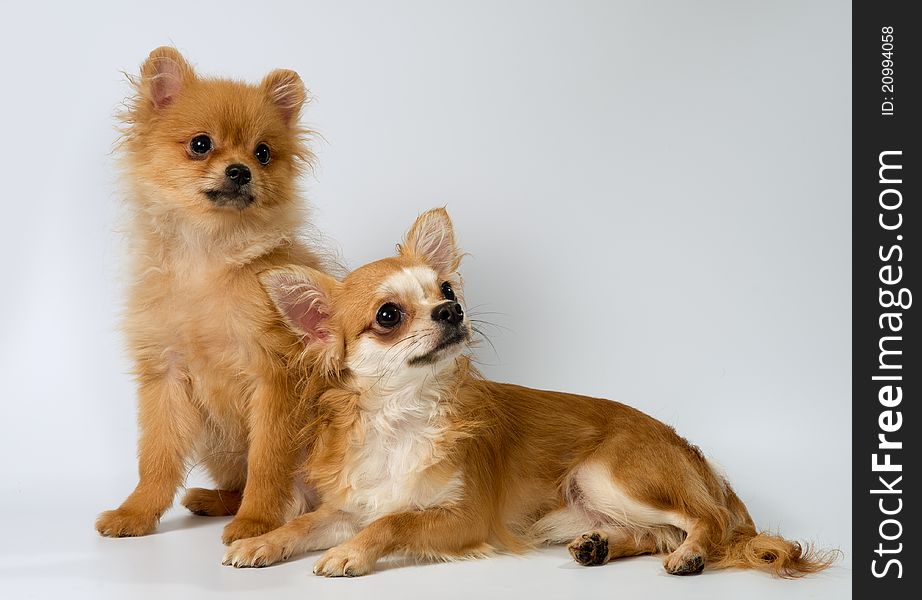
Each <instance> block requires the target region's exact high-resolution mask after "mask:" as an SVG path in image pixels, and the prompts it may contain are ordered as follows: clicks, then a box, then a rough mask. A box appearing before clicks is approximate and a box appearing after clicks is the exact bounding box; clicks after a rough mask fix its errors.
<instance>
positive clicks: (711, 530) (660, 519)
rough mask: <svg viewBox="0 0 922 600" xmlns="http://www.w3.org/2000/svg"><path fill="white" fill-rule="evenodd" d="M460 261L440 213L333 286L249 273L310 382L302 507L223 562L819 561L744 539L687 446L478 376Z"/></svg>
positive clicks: (358, 570)
mask: <svg viewBox="0 0 922 600" xmlns="http://www.w3.org/2000/svg"><path fill="white" fill-rule="evenodd" d="M460 258H461V254H460V253H459V251H458V249H457V247H456V245H455V236H454V232H453V230H452V225H451V221H450V220H449V218H448V215H447V213H446V212H445V211H444V210H433V211H430V212H428V213H425V214H423V215H422V216H421V217H420V218H419V219H418V220H417V221H416V223H415V224H414V225H413V227H412V229H410V231H409V233H408V234H407V236H406V238H405V240H404V242H403V243H402V244H401V245H400V246H399V255H398V256H397V257H396V258H386V259H384V260H379V261H377V262H373V263H371V264H368V265H365V266H363V267H361V268H359V269H357V270H355V271H354V272H352V273H351V274H350V275H348V276H347V277H346V278H345V279H344V280H343V281H342V282H341V283H340V282H338V281H337V280H335V279H334V278H332V277H329V276H327V275H325V274H324V273H321V272H319V271H316V270H313V269H310V268H303V267H287V268H283V269H278V270H274V271H269V272H267V273H266V274H264V275H263V276H262V281H263V283H264V284H265V286H266V289H267V290H268V292H269V294H270V296H271V297H272V298H273V300H274V301H275V303H276V305H277V306H278V309H279V311H280V313H281V314H282V315H284V316H285V319H286V321H287V323H288V324H289V326H291V327H292V329H294V330H295V331H297V333H298V334H299V335H300V336H301V337H302V338H303V340H304V349H303V353H302V356H301V365H302V368H303V369H306V371H305V373H313V374H314V378H313V380H312V383H311V386H312V388H313V389H312V390H311V392H312V393H313V394H319V402H318V403H317V404H316V407H315V411H314V414H313V416H312V420H311V421H310V422H309V426H308V427H307V428H306V430H305V440H307V447H308V449H309V451H310V452H309V455H308V456H309V458H308V460H307V463H306V465H305V467H306V468H305V470H304V474H303V477H304V478H305V479H306V481H307V482H308V483H309V484H310V486H312V487H313V488H314V489H315V490H316V491H317V492H318V493H319V496H320V504H319V506H318V508H317V509H316V510H314V511H313V512H310V513H307V514H304V515H301V516H300V517H298V518H296V519H294V520H292V521H291V522H289V523H287V524H285V525H284V526H282V527H281V528H279V529H277V530H275V531H273V532H271V533H268V534H265V535H262V536H259V537H256V538H252V539H248V540H240V541H238V542H235V543H234V544H232V545H231V547H230V548H229V549H228V550H227V553H226V554H225V556H224V564H228V565H233V566H236V567H246V566H265V565H270V564H272V563H275V562H278V561H281V560H285V559H287V558H288V557H289V556H291V555H292V554H295V553H300V552H305V551H309V550H318V549H326V548H331V549H329V550H328V551H327V552H326V553H325V554H324V555H323V556H322V557H321V558H320V559H319V560H318V561H317V563H316V565H315V566H314V572H315V573H316V574H318V575H325V576H330V577H338V576H357V575H363V574H366V573H368V572H370V571H371V570H372V569H373V567H374V565H375V563H376V562H377V561H378V560H379V559H381V558H383V557H386V556H389V555H391V554H395V553H400V554H405V555H410V556H413V557H418V558H428V559H449V558H456V557H465V556H478V555H484V554H488V553H490V552H492V551H494V550H497V549H498V550H505V551H519V550H522V549H525V548H527V547H529V546H532V545H534V544H537V543H543V542H569V543H570V545H569V549H570V553H571V554H572V555H573V558H574V559H575V560H576V561H577V562H578V563H580V564H583V565H601V564H604V563H607V562H608V561H610V560H613V559H616V558H619V557H623V556H633V555H639V554H659V553H664V554H666V556H665V560H664V566H665V569H666V571H667V572H669V573H672V574H675V575H689V574H694V573H698V572H700V571H701V570H702V569H703V568H704V567H705V565H707V566H708V567H712V568H721V567H745V568H759V569H764V570H768V571H770V572H773V573H774V574H776V575H779V576H799V575H802V574H805V573H810V572H814V571H818V570H820V569H823V568H825V567H826V566H828V565H829V564H830V562H831V560H832V558H834V555H833V554H832V553H823V552H815V551H811V550H810V549H809V548H805V547H802V546H800V545H799V544H797V543H795V542H791V541H788V540H786V539H784V538H781V537H778V536H776V535H771V534H767V533H760V532H758V531H757V530H756V528H755V526H754V524H753V521H752V519H751V518H750V516H749V513H748V512H747V510H746V507H745V506H744V505H743V503H742V501H740V499H739V498H738V497H737V495H736V494H735V493H734V492H733V490H732V489H731V487H730V485H729V484H728V483H727V481H726V480H725V479H724V478H723V477H722V476H721V475H720V474H719V472H718V471H717V470H715V468H714V467H713V466H712V465H711V464H710V463H709V462H708V461H707V460H706V459H705V458H704V456H703V455H702V453H701V451H700V450H698V448H696V447H695V446H692V445H690V444H689V443H688V442H687V441H685V440H684V439H683V438H681V437H679V436H678V435H677V434H676V433H675V431H674V430H673V429H672V428H671V427H668V426H667V425H664V424H663V423H661V422H659V421H657V420H656V419H654V418H652V417H650V416H648V415H645V414H644V413H642V412H640V411H638V410H635V409H633V408H631V407H629V406H625V405H624V404H619V403H617V402H612V401H609V400H601V399H596V398H588V397H584V396H577V395H573V394H567V393H561V392H548V391H540V390H533V389H528V388H524V387H519V386H516V385H508V384H502V383H494V382H490V381H485V380H484V379H483V378H481V377H480V376H479V375H478V374H477V373H476V372H475V371H474V369H473V368H472V367H471V364H470V360H469V359H468V357H467V356H466V355H465V354H464V350H465V348H466V347H467V346H468V342H469V340H470V339H471V324H470V322H469V317H468V316H466V314H465V311H464V308H463V306H462V294H461V279H460V278H459V276H458V274H457V269H458V266H459V263H460Z"/></svg>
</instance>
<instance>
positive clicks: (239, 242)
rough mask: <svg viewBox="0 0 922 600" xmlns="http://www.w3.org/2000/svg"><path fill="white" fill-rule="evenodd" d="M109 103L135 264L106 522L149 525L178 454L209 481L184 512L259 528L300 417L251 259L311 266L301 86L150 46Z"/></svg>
mask: <svg viewBox="0 0 922 600" xmlns="http://www.w3.org/2000/svg"><path fill="white" fill-rule="evenodd" d="M131 79H132V83H133V85H134V87H135V91H136V95H135V96H134V97H132V98H131V99H130V100H129V101H128V103H127V109H126V111H125V112H124V114H123V115H122V118H123V121H124V125H125V127H124V138H123V141H122V144H121V150H122V151H123V158H124V167H125V171H126V174H127V183H128V187H129V190H128V191H129V205H130V209H131V226H130V239H131V241H132V243H133V253H132V260H133V279H132V281H131V284H130V288H129V296H128V306H127V312H126V317H125V323H124V326H125V330H126V331H127V337H128V345H129V349H130V352H131V356H132V358H133V361H134V373H135V376H136V378H137V383H138V402H139V424H140V441H139V475H140V481H139V483H138V484H137V487H136V488H135V490H134V492H132V493H131V495H130V496H128V498H127V499H126V500H125V502H124V503H122V505H121V506H120V507H118V508H117V509H115V510H110V511H107V512H104V513H102V514H101V515H100V516H99V518H98V520H97V521H96V528H97V530H98V531H99V533H101V534H102V535H105V536H118V537H120V536H137V535H145V534H148V533H150V532H151V531H153V530H154V528H155V527H156V525H157V523H158V521H159V518H160V516H161V514H162V513H163V512H164V511H165V510H166V509H167V508H168V507H169V506H170V505H171V504H172V502H173V497H174V495H175V493H176V490H177V488H178V487H180V486H181V485H182V483H183V480H184V478H185V475H186V469H187V467H188V465H189V464H190V461H191V460H193V459H197V461H198V463H199V464H202V465H204V466H205V468H206V469H207V471H208V472H209V474H210V475H211V477H212V478H213V479H214V481H215V483H216V484H217V487H218V488H219V489H217V490H205V489H191V490H189V491H188V492H187V494H186V495H185V498H184V499H183V504H184V505H185V506H186V507H188V508H189V510H191V511H192V512H194V513H197V514H204V515H229V514H236V517H235V518H234V519H233V520H232V521H231V522H230V523H229V524H228V525H227V526H226V528H225V529H224V534H223V539H224V541H225V543H230V542H232V541H234V540H237V539H240V538H246V537H252V536H255V535H259V534H262V533H266V532H267V531H270V530H272V529H274V528H276V527H278V526H279V525H281V524H282V523H284V522H285V517H286V511H287V510H288V509H289V507H290V505H291V503H292V500H293V498H292V483H291V482H292V480H291V473H292V471H293V469H294V468H295V467H296V465H297V464H299V463H300V461H302V460H303V457H302V456H300V455H299V454H298V453H297V452H296V450H295V449H294V446H293V440H294V438H295V437H296V433H297V431H298V430H299V429H300V427H301V425H303V422H304V418H305V416H304V414H303V413H299V411H301V410H302V408H301V403H300V399H299V396H300V393H299V392H297V391H296V388H297V387H298V382H297V380H298V378H300V377H301V374H299V373H292V372H290V371H289V370H288V369H286V368H285V365H286V363H287V361H288V358H287V357H288V355H290V354H291V353H292V349H293V348H297V344H298V340H299V337H300V336H299V335H295V334H292V333H291V331H290V330H289V329H288V328H286V327H285V326H284V325H283V324H282V322H281V320H280V319H279V317H278V314H277V313H276V311H275V308H274V307H273V305H272V303H271V302H270V301H269V298H268V297H267V295H266V292H265V290H264V289H263V287H262V286H261V285H260V281H259V278H258V273H260V272H261V271H265V270H266V269H270V268H273V267H278V266H281V265H285V264H291V263H295V264H300V265H307V266H310V267H313V268H321V263H322V261H321V260H320V257H319V255H318V254H317V253H316V252H314V251H313V250H312V249H310V248H308V247H307V246H306V245H304V244H303V243H301V242H299V241H298V239H297V238H296V231H297V230H298V228H299V226H300V225H301V223H302V207H301V206H300V204H299V201H298V194H297V190H296V181H297V178H298V176H299V175H300V173H301V172H302V170H303V168H304V166H305V165H307V164H308V162H309V160H310V158H311V155H310V153H309V151H308V149H307V146H306V141H307V140H306V138H307V135H308V134H309V132H308V131H307V130H305V129H303V128H302V127H301V126H300V125H299V115H300V111H301V108H302V105H303V104H304V102H305V99H306V90H305V88H304V84H303V83H302V82H301V79H300V77H299V76H298V74H297V73H295V72H293V71H288V70H276V71H272V72H271V73H269V74H268V75H267V76H266V77H265V78H264V79H263V81H262V82H261V83H260V84H259V85H247V84H244V83H240V82H236V81H230V80H224V79H210V78H204V77H200V76H198V75H197V74H196V73H195V71H194V70H193V68H192V67H191V66H190V65H189V63H188V62H186V60H185V59H184V58H183V57H182V56H181V55H180V54H179V52H177V51H176V50H175V49H173V48H168V47H163V48H157V49H156V50H154V51H153V52H151V53H150V56H149V57H148V59H147V61H146V62H145V63H144V65H143V66H142V67H141V74H140V77H133V78H131Z"/></svg>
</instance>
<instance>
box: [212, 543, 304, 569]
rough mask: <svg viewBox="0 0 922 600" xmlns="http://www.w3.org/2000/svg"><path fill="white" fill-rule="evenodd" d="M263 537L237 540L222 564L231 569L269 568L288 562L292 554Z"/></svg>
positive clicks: (228, 550)
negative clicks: (284, 561)
mask: <svg viewBox="0 0 922 600" xmlns="http://www.w3.org/2000/svg"><path fill="white" fill-rule="evenodd" d="M266 537H267V536H264V535H261V536H259V537H255V538H249V539H245V540H237V541H236V542H234V543H233V544H231V546H230V548H228V549H227V552H225V553H224V560H223V561H222V564H225V565H228V566H231V567H238V568H241V567H268V566H269V565H274V564H275V563H277V562H281V561H283V560H287V559H288V557H289V556H290V554H291V553H290V552H289V551H287V550H286V548H285V547H284V546H282V545H280V544H275V543H272V542H271V541H269V540H268V539H266Z"/></svg>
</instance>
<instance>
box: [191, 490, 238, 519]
mask: <svg viewBox="0 0 922 600" xmlns="http://www.w3.org/2000/svg"><path fill="white" fill-rule="evenodd" d="M242 498H243V494H241V493H240V492H235V491H232V490H207V489H205V488H191V489H189V490H188V491H186V495H185V496H183V499H182V505H183V506H185V507H186V508H188V509H189V511H190V512H192V513H193V514H196V515H200V516H203V517H226V516H228V515H236V514H237V510H238V509H239V508H240V501H241V500H242Z"/></svg>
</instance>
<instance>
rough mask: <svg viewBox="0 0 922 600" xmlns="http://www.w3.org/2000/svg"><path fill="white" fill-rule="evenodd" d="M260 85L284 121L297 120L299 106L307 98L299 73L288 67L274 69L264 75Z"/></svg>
mask: <svg viewBox="0 0 922 600" xmlns="http://www.w3.org/2000/svg"><path fill="white" fill-rule="evenodd" d="M261 85H262V88H263V90H264V91H265V92H266V94H267V95H268V96H269V99H270V100H272V103H273V104H275V106H276V107H278V109H279V112H281V113H282V118H284V119H285V122H286V123H289V124H290V123H293V122H295V121H297V120H298V116H299V115H300V114H301V107H302V106H303V105H304V102H305V101H306V100H307V90H306V89H305V88H304V82H303V81H301V77H300V75H298V74H297V73H295V72H294V71H290V70H288V69H276V70H275V71H272V72H271V73H269V74H268V75H266V77H265V78H264V79H263V81H262V84H261Z"/></svg>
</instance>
